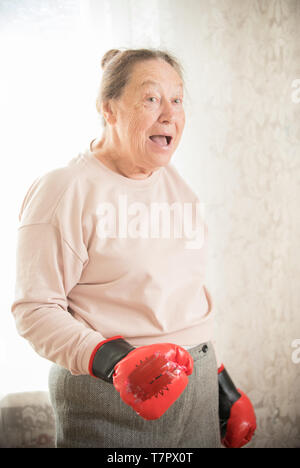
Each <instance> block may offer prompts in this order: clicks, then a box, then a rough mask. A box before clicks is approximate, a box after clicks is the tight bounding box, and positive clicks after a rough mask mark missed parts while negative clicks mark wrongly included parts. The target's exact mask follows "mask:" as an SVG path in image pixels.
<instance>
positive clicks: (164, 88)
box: [113, 59, 185, 170]
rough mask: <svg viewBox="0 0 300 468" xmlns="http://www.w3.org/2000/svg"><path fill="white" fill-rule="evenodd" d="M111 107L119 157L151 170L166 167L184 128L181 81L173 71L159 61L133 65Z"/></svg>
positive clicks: (166, 64)
mask: <svg viewBox="0 0 300 468" xmlns="http://www.w3.org/2000/svg"><path fill="white" fill-rule="evenodd" d="M113 105H114V109H115V116H116V120H115V122H114V123H113V133H114V135H115V142H116V143H118V144H120V151H121V153H122V156H125V157H128V158H129V159H130V161H132V162H133V163H135V164H136V165H140V166H141V167H144V168H147V169H150V170H153V169H156V168H159V167H160V166H165V165H166V164H168V162H169V160H170V158H171V156H172V154H173V153H174V151H175V150H176V148H177V146H178V144H179V142H180V139H181V135H182V132H183V129H184V125H185V112H184V108H183V82H182V80H181V78H180V76H179V75H178V73H177V72H176V70H175V69H174V68H173V67H172V66H171V65H169V64H168V63H167V62H165V61H164V60H161V59H158V60H147V61H144V62H143V63H139V64H136V65H135V67H134V69H133V72H132V74H131V78H130V81H129V83H128V84H127V86H126V88H125V89H124V91H123V94H122V96H121V98H120V99H119V100H117V101H113ZM150 137H152V138H150Z"/></svg>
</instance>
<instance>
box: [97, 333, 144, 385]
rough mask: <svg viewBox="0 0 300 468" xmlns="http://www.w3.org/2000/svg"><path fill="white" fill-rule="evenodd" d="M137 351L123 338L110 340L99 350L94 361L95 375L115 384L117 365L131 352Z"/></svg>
mask: <svg viewBox="0 0 300 468" xmlns="http://www.w3.org/2000/svg"><path fill="white" fill-rule="evenodd" d="M134 349H136V348H135V347H134V346H132V345H131V344H130V343H128V342H127V341H125V340H124V339H123V338H118V339H116V340H110V341H107V342H106V343H103V345H101V346H100V348H99V349H98V350H97V352H96V354H95V356H94V359H93V366H92V370H93V374H94V376H96V377H99V378H100V379H102V380H105V381H106V382H109V383H113V377H112V376H113V373H114V367H115V365H116V364H117V363H118V362H119V361H121V359H123V358H124V357H125V356H127V354H129V353H130V351H133V350H134Z"/></svg>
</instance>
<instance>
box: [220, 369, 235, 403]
mask: <svg viewBox="0 0 300 468" xmlns="http://www.w3.org/2000/svg"><path fill="white" fill-rule="evenodd" d="M218 381H219V391H220V395H221V396H223V399H224V398H226V400H227V401H229V402H230V403H231V405H233V403H235V402H236V401H237V400H239V399H240V398H241V394H240V393H239V392H238V391H237V388H236V387H235V385H234V383H233V382H232V380H231V378H230V376H229V374H228V372H227V370H226V369H225V367H224V366H223V365H222V366H221V367H220V368H219V372H218Z"/></svg>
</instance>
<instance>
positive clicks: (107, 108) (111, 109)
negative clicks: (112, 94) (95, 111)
mask: <svg viewBox="0 0 300 468" xmlns="http://www.w3.org/2000/svg"><path fill="white" fill-rule="evenodd" d="M101 112H102V115H103V117H104V118H105V120H106V122H107V123H109V124H111V125H112V124H114V123H115V122H116V110H115V106H114V103H113V102H112V100H109V101H106V102H103V103H102V105H101Z"/></svg>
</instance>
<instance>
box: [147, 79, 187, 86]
mask: <svg viewBox="0 0 300 468" xmlns="http://www.w3.org/2000/svg"><path fill="white" fill-rule="evenodd" d="M148 84H153V85H155V86H160V83H158V82H157V81H153V80H146V81H143V83H142V84H141V85H140V87H142V86H145V85H148ZM177 87H178V88H183V84H182V83H177Z"/></svg>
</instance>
